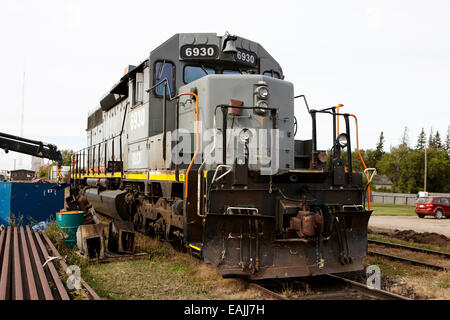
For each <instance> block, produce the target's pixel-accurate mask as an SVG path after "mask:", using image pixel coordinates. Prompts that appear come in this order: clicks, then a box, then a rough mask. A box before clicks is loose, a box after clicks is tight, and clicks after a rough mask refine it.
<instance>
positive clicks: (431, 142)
mask: <svg viewBox="0 0 450 320" xmlns="http://www.w3.org/2000/svg"><path fill="white" fill-rule="evenodd" d="M435 147H436V146H435V145H434V136H433V127H431V129H430V135H429V136H428V148H435Z"/></svg>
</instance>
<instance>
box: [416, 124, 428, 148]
mask: <svg viewBox="0 0 450 320" xmlns="http://www.w3.org/2000/svg"><path fill="white" fill-rule="evenodd" d="M426 145H427V135H426V134H425V130H423V128H422V131H420V134H419V138H418V139H417V144H416V150H423V149H424V148H425V147H426Z"/></svg>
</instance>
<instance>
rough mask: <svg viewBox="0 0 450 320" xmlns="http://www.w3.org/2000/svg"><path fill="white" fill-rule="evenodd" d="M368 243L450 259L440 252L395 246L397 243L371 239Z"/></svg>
mask: <svg viewBox="0 0 450 320" xmlns="http://www.w3.org/2000/svg"><path fill="white" fill-rule="evenodd" d="M368 242H369V243H373V244H378V245H383V246H385V247H390V248H398V249H407V250H410V251H415V252H422V253H428V254H433V255H438V256H442V257H445V258H450V253H447V252H442V251H435V250H428V249H423V248H417V247H412V246H406V245H402V244H397V243H391V242H385V241H379V240H371V239H368Z"/></svg>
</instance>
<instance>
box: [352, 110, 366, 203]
mask: <svg viewBox="0 0 450 320" xmlns="http://www.w3.org/2000/svg"><path fill="white" fill-rule="evenodd" d="M349 116H351V117H353V118H354V119H355V125H356V152H357V153H358V156H359V159H360V160H361V163H362V165H363V167H364V175H365V176H366V178H367V179H369V178H368V177H367V175H366V170H367V166H366V164H365V163H364V160H363V157H362V156H361V153H360V152H359V134H358V118H357V117H356V116H355V115H354V114H349ZM368 181H369V180H368ZM367 203H368V207H369V210H370V181H369V182H368V186H367Z"/></svg>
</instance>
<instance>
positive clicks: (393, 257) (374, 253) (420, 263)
mask: <svg viewBox="0 0 450 320" xmlns="http://www.w3.org/2000/svg"><path fill="white" fill-rule="evenodd" d="M368 242H369V243H372V244H375V245H380V246H384V247H388V248H395V249H404V250H409V251H414V252H421V253H426V254H430V255H437V256H441V257H445V258H450V254H448V253H446V252H442V251H435V250H428V249H423V248H417V247H412V246H406V245H401V244H396V243H390V242H384V241H378V240H370V239H369V240H368ZM367 254H369V255H372V256H378V257H382V258H386V259H389V260H394V261H401V262H405V263H409V264H412V265H416V266H421V267H427V268H432V269H436V270H444V271H445V270H448V269H449V268H447V267H444V266H441V265H437V264H433V263H428V262H423V261H419V260H415V259H409V258H404V257H400V256H397V255H392V254H387V253H382V252H378V251H373V250H368V251H367Z"/></svg>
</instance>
